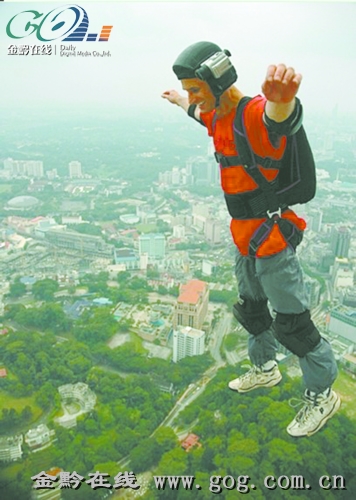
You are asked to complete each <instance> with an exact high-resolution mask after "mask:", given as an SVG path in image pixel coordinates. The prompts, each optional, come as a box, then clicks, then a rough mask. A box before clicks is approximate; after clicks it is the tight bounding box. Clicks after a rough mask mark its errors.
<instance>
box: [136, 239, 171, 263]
mask: <svg viewBox="0 0 356 500" xmlns="http://www.w3.org/2000/svg"><path fill="white" fill-rule="evenodd" d="M138 248H139V254H140V255H142V254H144V253H145V254H147V255H148V258H149V260H152V259H153V260H154V259H163V258H164V256H165V255H166V238H165V236H164V234H160V233H150V234H141V235H140V236H139V239H138Z"/></svg>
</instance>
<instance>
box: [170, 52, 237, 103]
mask: <svg viewBox="0 0 356 500" xmlns="http://www.w3.org/2000/svg"><path fill="white" fill-rule="evenodd" d="M228 56H231V54H230V52H229V51H228V50H221V48H220V47H219V46H218V45H216V44H215V43H212V42H197V43H193V45H190V46H189V47H187V48H186V49H185V50H183V52H182V53H181V54H179V56H178V57H177V59H176V60H175V63H174V64H173V71H174V73H175V74H176V76H177V78H178V80H183V79H186V78H199V79H200V80H203V81H205V82H206V83H207V84H208V85H209V87H210V88H211V91H212V93H213V95H214V96H215V97H220V96H221V94H223V93H224V92H225V90H226V89H228V88H229V87H230V86H231V85H232V84H233V83H234V82H236V80H237V74H236V70H235V68H234V66H233V65H232V64H231V62H230V59H229V57H228Z"/></svg>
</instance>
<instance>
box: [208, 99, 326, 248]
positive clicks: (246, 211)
mask: <svg viewBox="0 0 356 500" xmlns="http://www.w3.org/2000/svg"><path fill="white" fill-rule="evenodd" d="M250 100H251V98H250V97H244V98H243V99H242V100H241V101H240V103H239V105H238V107H237V110H236V116H235V120H234V141H235V146H236V150H237V151H238V155H235V156H226V155H223V154H221V153H217V152H215V159H216V161H217V162H218V163H220V168H222V169H223V168H229V167H232V166H238V165H243V166H244V168H245V170H246V172H247V173H248V174H249V175H250V176H251V177H252V178H253V180H254V181H255V182H256V184H257V185H258V187H257V188H256V189H255V190H253V191H249V192H247V193H237V194H227V193H224V197H225V201H226V205H227V209H228V211H229V214H230V215H231V217H232V218H233V219H240V220H243V219H260V218H266V219H267V220H266V221H265V222H264V223H263V224H261V226H260V227H259V228H258V229H257V231H256V232H255V233H254V234H253V236H252V238H251V241H250V245H249V254H250V255H252V256H255V255H256V252H257V249H258V247H259V246H260V245H261V243H262V242H263V241H264V240H265V239H266V238H267V237H268V235H269V234H270V232H271V231H272V228H273V225H274V224H278V226H279V229H280V231H281V233H282V234H283V236H284V238H285V240H286V242H287V243H288V245H290V246H291V247H292V248H293V249H295V248H296V247H297V245H298V244H299V243H300V242H301V240H302V237H303V233H302V231H300V230H299V229H298V228H297V227H296V226H295V224H293V223H292V222H291V221H289V220H288V219H284V218H281V214H282V213H283V212H285V211H286V210H287V209H288V208H289V205H295V204H297V203H307V202H308V201H310V200H311V199H312V198H314V196H315V191H316V173H315V163H314V158H313V154H312V151H311V148H310V145H309V142H308V139H307V136H306V133H305V130H304V128H303V126H302V125H300V126H299V128H298V130H297V131H296V132H295V133H293V132H292V135H290V136H288V137H287V143H286V148H285V151H284V154H283V157H282V158H281V159H280V160H275V159H273V158H270V157H261V156H258V155H256V154H255V153H254V151H253V150H252V146H251V144H250V142H249V140H248V136H247V133H246V127H245V124H244V120H243V110H244V107H245V106H246V104H247V103H248V102H249V101H250ZM299 112H300V114H301V113H302V110H301V106H300V107H299ZM215 116H216V115H215ZM214 118H215V117H214ZM300 123H301V116H300ZM279 125H280V124H276V127H277V128H278V126H279ZM269 134H270V137H271V139H272V137H273V135H274V137H275V138H276V139H278V133H277V134H276V133H275V132H274V131H271V133H270V131H269ZM280 135H281V134H279V136H280ZM258 165H260V166H261V167H263V168H267V169H268V168H273V169H278V171H279V172H278V175H277V177H276V178H275V179H274V180H273V181H271V182H269V181H268V180H267V179H266V177H265V176H264V175H263V174H262V172H261V171H260V169H259V168H258Z"/></svg>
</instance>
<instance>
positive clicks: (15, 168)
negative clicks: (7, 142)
mask: <svg viewBox="0 0 356 500" xmlns="http://www.w3.org/2000/svg"><path fill="white" fill-rule="evenodd" d="M4 171H5V172H6V174H7V175H6V177H8V178H11V177H31V178H41V177H43V176H44V171H43V162H42V161H38V160H13V159H12V158H7V159H6V160H4Z"/></svg>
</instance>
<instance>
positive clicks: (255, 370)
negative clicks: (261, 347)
mask: <svg viewBox="0 0 356 500" xmlns="http://www.w3.org/2000/svg"><path fill="white" fill-rule="evenodd" d="M242 368H249V370H248V371H247V372H246V373H243V374H242V375H241V376H240V378H241V379H245V378H247V377H249V376H250V375H252V374H255V373H257V372H258V371H259V369H258V367H257V366H255V365H252V366H251V365H242Z"/></svg>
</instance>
